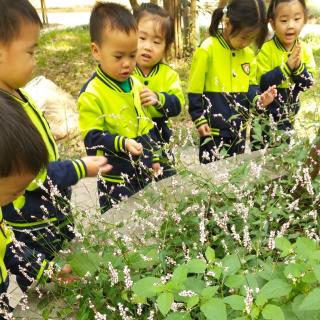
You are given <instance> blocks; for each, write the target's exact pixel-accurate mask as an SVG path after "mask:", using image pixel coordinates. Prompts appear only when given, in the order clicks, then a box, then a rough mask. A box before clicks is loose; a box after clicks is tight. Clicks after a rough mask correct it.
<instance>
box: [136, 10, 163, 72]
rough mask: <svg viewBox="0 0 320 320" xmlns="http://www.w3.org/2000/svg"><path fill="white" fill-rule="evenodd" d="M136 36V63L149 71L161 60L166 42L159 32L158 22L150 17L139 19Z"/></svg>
mask: <svg viewBox="0 0 320 320" xmlns="http://www.w3.org/2000/svg"><path fill="white" fill-rule="evenodd" d="M138 34H139V42H138V55H137V63H138V65H139V67H142V68H144V69H146V70H148V71H150V70H151V69H152V68H153V66H155V65H156V64H157V63H158V62H160V61H161V59H162V58H163V56H164V54H165V48H166V41H165V38H164V35H163V34H162V32H161V30H160V27H159V22H157V20H154V19H153V18H152V16H145V17H143V18H141V20H140V21H139V24H138Z"/></svg>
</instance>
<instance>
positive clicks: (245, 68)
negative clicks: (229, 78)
mask: <svg viewBox="0 0 320 320" xmlns="http://www.w3.org/2000/svg"><path fill="white" fill-rule="evenodd" d="M241 67H242V70H243V71H244V73H245V74H247V75H249V74H250V63H243V64H242V65H241Z"/></svg>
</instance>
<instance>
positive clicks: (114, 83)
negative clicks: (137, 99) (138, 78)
mask: <svg viewBox="0 0 320 320" xmlns="http://www.w3.org/2000/svg"><path fill="white" fill-rule="evenodd" d="M96 74H97V77H98V78H99V79H100V80H101V81H102V82H103V83H104V84H105V85H106V86H108V87H109V88H110V89H112V90H114V91H117V92H125V91H124V90H123V89H122V88H121V87H120V86H119V82H118V81H116V80H114V79H112V78H111V77H110V76H108V75H107V74H106V73H105V72H103V71H102V69H101V67H100V65H99V66H98V67H97V69H96ZM129 83H130V86H131V88H132V79H131V77H129Z"/></svg>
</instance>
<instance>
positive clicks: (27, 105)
mask: <svg viewBox="0 0 320 320" xmlns="http://www.w3.org/2000/svg"><path fill="white" fill-rule="evenodd" d="M40 27H41V21H40V19H39V17H38V14H37V12H36V10H35V9H34V7H33V6H32V5H31V4H30V3H29V1H27V0H15V1H11V0H2V1H0V91H1V92H2V93H3V94H5V95H8V96H10V97H12V98H13V99H15V100H16V101H17V102H18V103H19V104H20V106H21V108H23V109H24V111H25V112H26V113H27V115H28V116H29V118H30V119H31V121H32V123H33V124H34V125H35V127H36V128H37V129H38V131H39V133H40V135H41V137H42V139H43V141H44V143H45V145H46V147H47V151H48V154H49V164H48V167H47V169H43V170H41V171H40V172H39V173H38V175H37V177H36V179H35V180H34V181H33V182H32V183H30V184H29V185H28V187H27V188H26V192H25V193H24V194H23V195H20V196H19V197H17V199H16V200H15V201H13V202H11V203H9V204H7V205H5V206H3V207H2V212H3V217H4V220H5V221H6V223H7V224H8V225H10V226H11V227H12V229H13V231H14V233H15V237H16V239H17V240H18V241H20V242H22V243H25V244H26V245H27V247H29V248H30V250H35V251H36V252H40V253H43V254H44V255H45V257H46V258H47V259H48V260H51V259H52V258H53V255H54V253H55V252H57V251H59V250H60V249H61V247H62V244H63V241H64V240H65V239H70V238H73V236H74V234H73V231H72V216H71V214H70V207H69V205H68V199H69V197H70V186H71V185H74V184H75V183H77V181H78V180H79V179H80V178H83V177H85V176H96V175H97V173H98V172H99V171H100V170H101V171H102V172H107V171H109V170H110V169H111V167H110V166H109V165H107V164H106V162H107V159H106V158H105V157H98V158H95V157H86V158H82V159H79V160H66V161H60V160H59V153H58V149H57V145H56V143H55V141H54V139H53V136H52V134H51V132H50V129H49V125H48V123H47V121H46V120H45V118H44V117H43V115H42V112H41V111H40V110H39V109H38V108H37V107H36V106H35V104H34V102H33V101H32V99H31V98H30V97H29V96H28V95H27V94H26V92H25V91H24V90H22V89H19V88H20V87H21V86H24V85H25V84H26V83H27V82H28V80H30V77H31V74H32V70H33V67H34V51H35V48H36V46H37V42H38V38H39V33H40ZM1 152H2V151H1ZM17 282H18V284H19V286H20V287H21V289H22V290H23V291H25V290H26V289H27V287H28V286H29V285H30V284H31V279H28V278H26V277H24V276H23V275H20V276H17Z"/></svg>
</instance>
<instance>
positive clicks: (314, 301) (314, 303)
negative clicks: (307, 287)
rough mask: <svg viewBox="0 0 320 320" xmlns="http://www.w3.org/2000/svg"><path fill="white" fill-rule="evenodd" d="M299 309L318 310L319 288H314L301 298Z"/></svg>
mask: <svg viewBox="0 0 320 320" xmlns="http://www.w3.org/2000/svg"><path fill="white" fill-rule="evenodd" d="M300 310H302V311H316V310H320V288H315V289H313V290H312V291H311V292H309V293H308V295H307V296H306V297H305V298H304V299H303V301H302V303H301V305H300Z"/></svg>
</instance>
